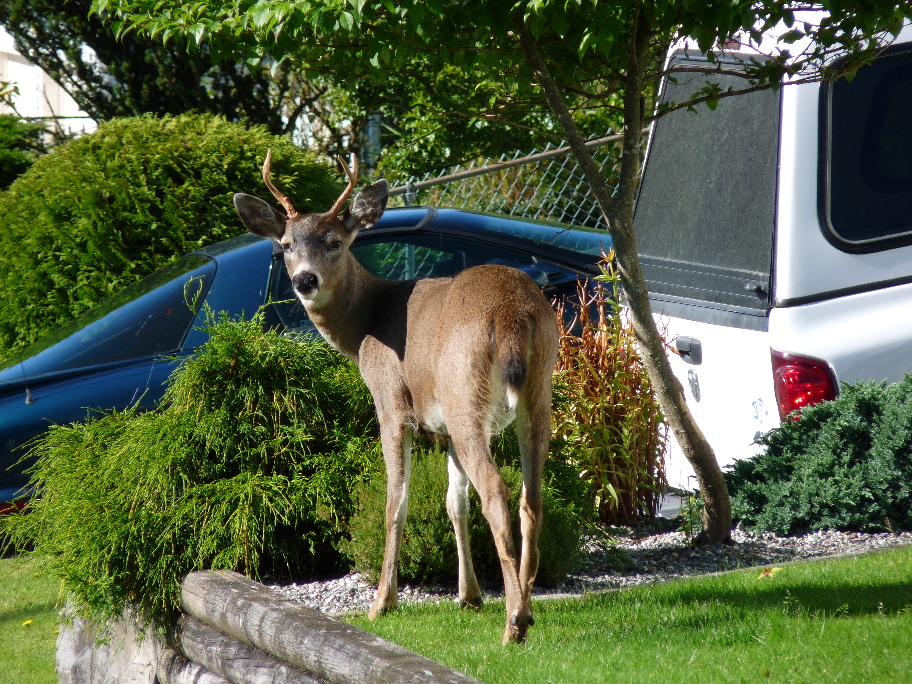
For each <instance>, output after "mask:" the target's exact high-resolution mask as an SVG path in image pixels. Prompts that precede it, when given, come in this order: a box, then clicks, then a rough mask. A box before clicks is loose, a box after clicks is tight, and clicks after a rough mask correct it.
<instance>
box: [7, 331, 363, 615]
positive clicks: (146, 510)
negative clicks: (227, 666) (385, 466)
mask: <svg viewBox="0 0 912 684" xmlns="http://www.w3.org/2000/svg"><path fill="white" fill-rule="evenodd" d="M262 325H263V321H262V317H257V318H256V319H254V320H253V321H247V322H226V321H222V322H221V323H219V324H218V325H214V326H212V327H211V328H210V333H211V339H210V340H209V342H208V343H207V344H206V345H205V346H203V347H202V348H201V349H200V350H198V352H197V355H196V356H195V357H194V358H193V359H192V360H190V361H189V362H187V363H185V364H183V365H182V366H181V367H180V368H179V369H178V371H176V372H175V374H174V376H173V378H172V383H171V385H170V387H169V389H168V393H167V396H166V399H165V402H164V403H163V404H162V406H161V407H160V408H158V409H156V410H155V411H151V412H148V413H144V414H135V413H134V412H132V411H125V412H116V413H110V414H108V415H105V416H104V417H101V418H99V419H96V420H90V421H88V422H87V423H84V424H73V425H67V426H55V427H53V428H51V430H50V431H49V432H48V433H47V434H46V436H45V437H43V438H41V439H39V440H38V442H37V444H36V445H35V447H34V450H33V452H32V453H33V455H37V456H38V457H39V458H38V461H37V464H36V465H35V467H34V469H33V475H32V484H33V485H34V486H35V488H36V492H35V493H36V496H35V498H34V499H33V500H32V501H31V503H30V504H29V506H28V507H27V508H26V514H25V515H10V516H6V517H0V540H2V537H3V536H4V535H5V536H7V537H8V538H9V541H12V543H14V544H15V545H16V546H17V547H19V548H26V547H29V546H30V547H33V548H34V553H35V554H36V555H37V556H38V557H39V558H40V559H42V560H43V561H44V562H45V563H46V564H47V565H48V566H49V571H50V572H51V573H52V574H53V575H55V576H57V577H59V578H61V579H62V580H63V584H64V587H65V589H66V590H67V592H68V593H69V594H71V595H72V596H73V597H74V598H75V601H76V606H77V608H78V609H79V610H80V611H81V612H82V613H83V614H85V615H88V616H90V617H94V618H101V619H106V618H113V617H117V616H118V615H120V613H121V611H122V610H123V608H124V607H125V606H127V605H130V606H133V607H134V608H135V609H136V610H137V611H138V612H139V613H140V615H142V616H143V617H145V618H147V619H151V620H152V621H153V622H155V623H156V624H159V625H167V624H169V623H170V622H171V620H172V619H173V618H174V617H176V615H177V607H178V605H179V587H180V581H181V579H182V578H183V577H184V576H185V575H186V574H187V573H188V572H190V571H191V570H197V569H208V568H228V569H233V570H237V571H239V572H243V573H246V574H248V575H250V576H254V577H256V576H258V575H262V574H263V573H269V574H277V575H281V576H284V577H286V578H287V577H289V576H291V577H299V576H309V575H311V574H313V573H318V574H321V573H327V572H333V573H337V572H339V571H340V570H347V567H348V566H347V564H346V561H345V559H344V558H342V557H341V556H340V555H339V553H338V552H337V551H336V548H337V547H338V544H339V541H340V539H341V538H342V536H343V535H344V534H345V522H346V521H347V519H348V517H349V516H350V515H351V513H352V510H353V508H354V504H353V500H352V490H353V488H354V486H355V484H356V483H357V482H358V481H359V480H360V479H361V478H362V477H363V476H364V473H366V472H368V471H370V470H373V469H374V468H376V463H375V461H376V460H378V459H379V458H380V455H379V447H378V441H379V440H378V439H377V437H376V432H377V431H376V426H375V418H374V410H373V405H372V403H371V400H370V394H369V393H368V391H367V388H366V387H365V386H364V384H363V383H362V382H361V379H360V376H359V375H358V370H357V368H356V367H355V366H354V364H352V363H351V362H349V361H348V360H346V359H345V358H343V357H342V356H341V355H340V354H338V353H337V352H335V351H334V350H332V349H331V348H330V347H329V346H328V345H327V344H325V343H324V342H323V341H322V340H319V341H318V340H310V341H307V340H296V339H293V338H289V337H284V336H281V335H277V334H275V333H271V332H270V333H265V334H264V333H263V332H262ZM2 546H3V545H2V543H0V547H2Z"/></svg>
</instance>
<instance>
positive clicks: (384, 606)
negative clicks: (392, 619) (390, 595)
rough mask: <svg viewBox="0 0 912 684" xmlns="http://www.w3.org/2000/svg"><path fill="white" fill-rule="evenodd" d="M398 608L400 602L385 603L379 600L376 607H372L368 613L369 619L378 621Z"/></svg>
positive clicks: (375, 602)
mask: <svg viewBox="0 0 912 684" xmlns="http://www.w3.org/2000/svg"><path fill="white" fill-rule="evenodd" d="M398 607H399V605H398V601H397V602H394V603H385V602H382V601H379V600H377V601H374V605H372V606H371V608H370V610H369V611H368V612H367V619H368V620H376V619H377V618H378V617H380V616H381V615H383V614H385V613H388V612H390V611H391V610H395V609H396V608H398Z"/></svg>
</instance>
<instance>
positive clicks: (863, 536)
mask: <svg viewBox="0 0 912 684" xmlns="http://www.w3.org/2000/svg"><path fill="white" fill-rule="evenodd" d="M732 539H733V540H734V542H735V544H734V545H733V546H725V545H722V544H716V545H713V546H710V547H703V548H692V547H690V546H688V544H687V540H686V538H685V535H684V533H683V532H663V533H659V534H645V533H643V532H637V531H636V530H626V531H624V533H623V536H618V537H615V543H614V544H613V545H612V544H608V543H606V542H605V541H599V540H591V541H589V542H588V543H587V544H586V547H585V553H584V557H583V561H582V563H581V565H580V568H579V569H578V570H577V571H576V572H575V573H573V574H571V575H570V576H569V577H568V578H567V581H566V582H565V583H564V584H563V585H561V586H559V587H554V588H536V589H535V592H534V593H535V594H536V595H538V596H541V595H547V594H552V595H567V594H581V593H583V592H586V591H598V590H604V589H614V588H618V587H630V586H634V585H637V584H644V583H646V582H657V581H664V580H669V579H673V578H676V577H688V576H693V575H702V574H707V573H713V572H719V571H723V570H734V569H737V568H748V567H754V566H758V565H769V564H774V563H784V562H788V561H796V560H806V559H810V558H821V557H824V556H842V555H852V554H857V553H863V552H866V551H871V550H874V549H882V548H886V547H890V546H896V545H900V544H912V532H901V533H897V534H890V533H874V534H867V533H861V532H832V531H826V532H813V533H811V534H808V535H805V536H800V537H777V536H775V535H773V534H770V533H763V534H754V533H752V532H749V531H746V530H741V529H735V530H734V532H733V533H732ZM274 588H275V589H278V590H279V591H280V592H282V593H283V594H284V595H285V596H287V597H288V598H292V599H295V600H298V601H300V602H301V603H303V604H305V605H307V606H310V607H311V608H316V609H318V610H321V611H323V612H324V613H327V614H329V615H339V614H341V613H346V612H352V611H367V610H368V609H369V608H370V605H371V602H372V601H373V598H374V591H375V587H373V586H371V585H370V584H368V583H367V582H366V581H364V579H362V577H361V576H360V575H359V574H357V573H353V574H350V575H347V576H345V577H341V578H339V579H334V580H329V581H325V582H310V583H306V584H291V585H286V586H276V587H274ZM484 593H485V598H486V599H492V598H497V597H500V596H502V595H503V592H502V587H501V588H500V590H498V589H497V588H494V587H492V588H491V590H488V591H485V592H484ZM455 599H456V589H455V586H453V587H416V586H409V585H404V586H400V587H399V601H400V603H415V602H418V601H436V602H440V601H453V600H455Z"/></svg>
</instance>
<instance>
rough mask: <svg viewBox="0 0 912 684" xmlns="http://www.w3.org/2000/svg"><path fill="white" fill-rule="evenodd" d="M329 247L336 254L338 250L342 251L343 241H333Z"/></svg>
mask: <svg viewBox="0 0 912 684" xmlns="http://www.w3.org/2000/svg"><path fill="white" fill-rule="evenodd" d="M327 246H328V247H329V249H330V250H331V251H333V252H335V251H336V250H339V249H342V240H333V241H331V242H330V243H329V245H327Z"/></svg>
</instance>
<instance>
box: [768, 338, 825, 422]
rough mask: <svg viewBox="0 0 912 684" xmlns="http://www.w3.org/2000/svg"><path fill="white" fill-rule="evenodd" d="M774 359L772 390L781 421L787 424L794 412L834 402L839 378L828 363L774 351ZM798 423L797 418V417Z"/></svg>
mask: <svg viewBox="0 0 912 684" xmlns="http://www.w3.org/2000/svg"><path fill="white" fill-rule="evenodd" d="M771 354H772V358H773V387H774V388H775V391H776V403H777V404H778V405H779V418H781V419H782V420H785V419H786V417H788V415H789V414H790V413H792V411H797V410H798V409H800V408H803V407H805V406H811V405H812V404H817V403H819V402H821V401H827V400H829V399H835V398H836V395H837V394H839V384H838V383H837V382H836V376H835V375H834V374H833V370H832V369H831V368H830V367H829V365H828V364H827V363H826V361H821V360H819V359H809V358H806V357H803V356H795V355H794V354H784V353H782V352H777V351H775V350H771ZM795 419H797V416H796V417H795Z"/></svg>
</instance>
